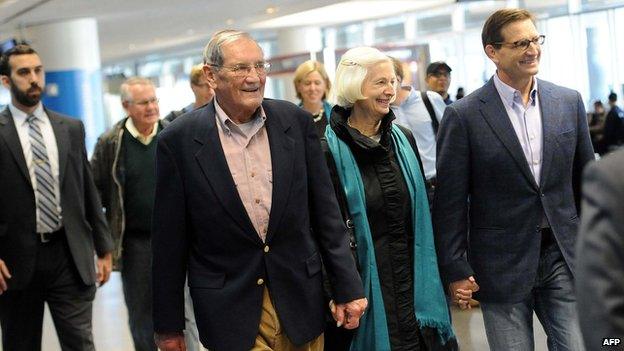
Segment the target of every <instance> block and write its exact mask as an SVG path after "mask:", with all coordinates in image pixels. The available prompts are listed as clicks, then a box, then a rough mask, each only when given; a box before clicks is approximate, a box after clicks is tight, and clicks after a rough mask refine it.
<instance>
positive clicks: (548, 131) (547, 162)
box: [537, 81, 562, 186]
mask: <svg viewBox="0 0 624 351" xmlns="http://www.w3.org/2000/svg"><path fill="white" fill-rule="evenodd" d="M544 85H545V84H543V82H542V81H538V88H537V89H538V90H537V93H538V95H539V104H540V109H541V114H542V133H543V135H542V138H543V149H542V169H541V176H540V186H543V185H544V181H545V180H546V179H547V176H548V171H550V166H551V164H552V158H553V154H554V151H555V148H556V144H557V131H559V130H560V129H559V125H560V124H561V117H562V116H561V111H560V109H559V106H560V105H559V104H557V103H556V102H555V99H554V97H553V95H552V91H551V90H550V88H549V87H548V86H544Z"/></svg>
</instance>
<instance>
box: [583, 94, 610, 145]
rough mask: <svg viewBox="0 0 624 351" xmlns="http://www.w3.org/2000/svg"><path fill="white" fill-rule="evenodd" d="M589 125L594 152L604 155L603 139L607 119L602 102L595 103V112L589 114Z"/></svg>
mask: <svg viewBox="0 0 624 351" xmlns="http://www.w3.org/2000/svg"><path fill="white" fill-rule="evenodd" d="M587 115H588V123H589V135H590V137H591V141H592V146H593V147H594V150H596V152H598V153H599V154H603V152H601V151H602V138H603V136H604V126H605V119H606V116H607V114H606V112H605V109H604V105H603V104H602V101H600V100H596V101H594V110H593V111H592V112H591V113H588V114H587Z"/></svg>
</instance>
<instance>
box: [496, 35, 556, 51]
mask: <svg viewBox="0 0 624 351" xmlns="http://www.w3.org/2000/svg"><path fill="white" fill-rule="evenodd" d="M545 40H546V36H545V35H539V36H537V37H535V38H533V39H522V40H518V41H514V42H513V43H506V42H502V41H501V42H498V43H492V45H509V46H511V48H512V49H522V50H523V51H524V50H528V49H529V46H530V45H531V43H533V44H535V45H542V44H544V41H545Z"/></svg>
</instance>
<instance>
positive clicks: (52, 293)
mask: <svg viewBox="0 0 624 351" xmlns="http://www.w3.org/2000/svg"><path fill="white" fill-rule="evenodd" d="M0 81H1V82H2V85H3V86H4V87H5V88H6V89H7V90H9V91H10V94H11V102H10V104H9V106H8V107H7V108H6V109H4V110H3V111H2V112H0V325H1V326H2V348H3V349H4V350H5V351H32V350H40V349H41V335H42V325H43V315H44V305H45V304H47V305H48V307H49V310H50V314H51V316H52V319H53V320H54V327H55V329H56V332H57V335H58V338H59V342H60V346H61V348H62V349H63V350H80V351H92V350H95V346H94V344H93V333H92V313H93V310H92V307H93V299H94V298H95V292H96V289H97V287H96V284H100V286H101V285H102V284H104V283H106V282H107V281H108V279H109V276H110V272H111V268H112V254H111V252H112V251H113V240H112V239H111V235H110V232H109V230H108V227H107V226H106V220H105V218H104V214H103V213H102V204H101V202H100V198H99V196H98V193H97V189H96V187H95V184H94V182H93V177H92V175H91V168H90V167H89V161H88V160H87V152H86V150H85V130H84V126H83V124H82V122H81V121H80V120H78V119H75V118H70V117H67V116H62V115H60V114H59V113H56V112H54V111H52V110H49V109H47V108H46V107H45V106H44V104H43V103H42V102H41V97H42V95H43V91H44V88H45V70H44V67H43V64H42V62H41V58H40V57H39V55H38V54H37V52H36V51H35V50H34V49H33V48H32V47H30V46H28V45H21V44H20V45H17V46H15V47H13V48H11V49H9V50H8V51H6V52H4V54H3V55H2V57H0ZM96 255H97V259H94V257H95V256H96Z"/></svg>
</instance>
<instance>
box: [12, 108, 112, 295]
mask: <svg viewBox="0 0 624 351" xmlns="http://www.w3.org/2000/svg"><path fill="white" fill-rule="evenodd" d="M45 112H46V114H47V115H48V118H49V119H50V124H51V125H52V130H53V131H54V136H55V137H56V145H57V147H58V157H59V184H60V192H61V208H62V213H61V215H62V216H63V226H64V228H65V236H66V237H67V243H68V244H69V251H70V252H71V256H72V259H73V262H74V264H75V266H76V270H77V271H78V274H79V275H80V278H81V279H82V282H83V283H84V284H86V285H93V284H95V280H96V275H95V263H94V260H93V255H94V253H96V252H97V254H98V255H99V256H103V255H104V254H106V253H108V252H111V251H112V250H113V241H112V238H111V236H110V232H109V230H108V226H107V224H106V219H105V218H104V213H103V212H102V203H101V201H100V197H99V195H98V192H97V189H96V187H95V183H94V182H93V176H92V174H91V167H90V166H89V161H88V160H87V153H86V151H85V142H84V136H85V132H84V126H83V125H82V122H81V121H79V120H76V119H74V118H70V117H67V116H62V115H60V114H58V113H56V112H54V111H51V110H48V109H46V110H45ZM37 240H38V236H37V219H36V203H35V193H34V191H33V187H32V184H31V181H30V175H29V173H28V167H27V165H26V159H25V158H24V152H23V151H22V145H21V143H20V139H19V135H18V134H17V129H16V128H15V122H13V116H12V115H11V111H10V110H9V108H8V107H7V108H5V109H4V111H2V112H0V259H2V260H4V261H5V262H6V264H7V266H8V268H9V270H10V271H11V274H12V275H13V277H12V278H11V279H8V280H7V282H8V285H9V289H15V290H18V289H23V288H25V287H26V286H27V285H28V283H29V282H30V281H31V280H32V276H33V273H34V271H35V263H36V257H37V250H38V244H37Z"/></svg>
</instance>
